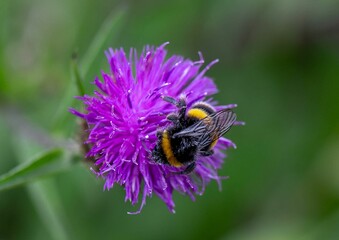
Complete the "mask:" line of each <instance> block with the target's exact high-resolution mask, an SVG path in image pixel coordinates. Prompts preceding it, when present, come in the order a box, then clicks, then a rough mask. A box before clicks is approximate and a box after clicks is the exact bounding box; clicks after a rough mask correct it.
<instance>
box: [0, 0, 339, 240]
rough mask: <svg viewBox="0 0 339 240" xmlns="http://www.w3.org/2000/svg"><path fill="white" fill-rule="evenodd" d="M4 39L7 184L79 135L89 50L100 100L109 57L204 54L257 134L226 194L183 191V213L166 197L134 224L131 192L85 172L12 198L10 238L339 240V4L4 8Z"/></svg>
mask: <svg viewBox="0 0 339 240" xmlns="http://www.w3.org/2000/svg"><path fill="white" fill-rule="evenodd" d="M0 31H1V32H0V133H1V134H0V146H1V151H0V174H4V173H6V172H8V171H9V170H10V169H12V168H14V167H15V166H16V165H18V164H19V163H21V162H23V161H27V160H28V159H30V158H31V157H32V156H33V155H34V154H36V153H37V152H40V151H42V150H44V149H46V148H48V147H49V146H50V145H53V144H54V143H55V142H57V143H61V144H66V143H67V144H68V145H69V144H71V143H70V141H71V140H70V139H74V138H75V137H76V129H77V124H76V119H75V117H74V116H72V115H71V114H69V113H68V107H69V106H73V107H79V106H80V105H79V102H77V101H74V100H73V99H72V96H73V95H77V92H76V88H75V85H74V81H73V80H72V77H71V75H72V74H71V67H70V66H71V55H72V53H74V52H75V51H76V52H77V53H78V57H79V61H80V62H79V63H80V70H81V71H82V72H81V73H82V75H83V76H84V77H85V80H86V86H85V87H86V90H87V92H88V93H90V91H91V89H93V86H91V84H89V83H90V82H91V81H92V80H93V79H94V76H96V75H98V74H99V73H100V70H101V69H106V68H107V63H106V58H105V56H104V54H103V50H104V49H106V48H108V47H113V48H118V47H124V48H125V49H129V48H130V47H136V48H137V49H138V50H139V51H140V50H141V49H142V46H144V45H146V44H151V45H160V44H162V43H164V42H166V41H169V42H170V45H169V46H168V47H167V49H168V51H169V54H179V55H183V56H185V57H188V58H191V59H198V54H197V52H198V51H202V53H203V54H204V57H205V60H206V62H210V61H212V60H214V59H215V58H218V59H219V60H220V62H219V63H218V64H217V65H215V66H213V68H212V69H211V70H210V71H209V72H208V73H207V75H208V76H210V77H212V78H214V79H215V81H216V83H217V85H218V87H219V89H220V93H219V94H218V95H216V99H217V100H218V101H219V102H220V103H222V104H227V103H238V105H239V107H238V109H236V112H237V114H238V117H239V118H240V119H241V120H244V121H246V123H247V125H246V126H244V127H236V128H234V129H233V130H232V131H231V132H230V133H229V135H228V136H229V138H230V139H232V140H233V141H234V142H235V143H236V144H237V145H238V148H237V149H236V150H233V149H231V150H229V151H228V158H227V160H226V163H225V164H224V167H223V168H222V169H221V170H220V175H224V176H225V175H228V176H230V178H229V180H226V181H224V182H223V190H222V191H221V192H220V191H219V190H218V187H217V184H216V183H215V182H212V183H210V184H209V186H208V187H207V189H206V192H205V194H204V195H203V196H202V197H197V200H196V201H195V202H191V200H190V199H189V198H188V197H186V196H182V195H180V194H177V193H176V194H175V196H174V199H175V203H176V214H170V213H169V212H168V210H167V208H166V206H165V204H164V203H163V202H162V201H161V200H160V199H158V198H157V197H156V196H153V198H151V199H148V200H147V205H146V206H145V207H144V209H143V211H142V213H141V214H140V215H136V216H134V215H132V216H131V215H127V211H134V210H136V209H137V208H138V206H134V207H133V206H131V205H130V204H129V203H124V191H123V190H122V188H120V187H119V186H116V187H115V188H114V189H113V190H112V191H109V192H107V191H106V192H103V190H102V188H103V181H102V180H99V179H96V177H95V176H94V175H93V174H92V173H91V172H90V171H89V170H88V167H87V166H86V165H85V164H80V163H78V164H75V165H73V167H71V168H69V169H68V170H60V173H59V174H56V175H54V176H53V177H49V178H44V179H42V180H39V181H35V182H32V183H29V184H26V185H24V186H20V187H16V188H11V189H7V190H4V191H0V239H104V238H105V239H225V240H226V239H227V240H228V239H236V240H245V239H298V240H299V239H339V228H338V226H339V123H338V119H339V2H338V1H336V0H323V1H313V0H280V1H279V0H257V1H253V0H228V1H227V0H213V1H203V0H198V1H193V0H172V1H156V0H146V1H137V0H135V1H90V0H82V1H80V0H72V1H69V0H59V1H52V0H30V1H24V0H12V1H9V0H1V2H0ZM100 33H101V35H100ZM102 33H104V34H102ZM97 46H98V47H97Z"/></svg>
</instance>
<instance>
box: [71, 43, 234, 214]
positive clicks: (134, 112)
mask: <svg viewBox="0 0 339 240" xmlns="http://www.w3.org/2000/svg"><path fill="white" fill-rule="evenodd" d="M166 45H167V43H166V44H163V45H161V46H160V47H158V48H154V47H149V46H146V47H145V48H144V50H143V52H142V53H141V55H140V56H139V57H138V55H137V52H136V50H134V49H131V50H130V52H129V55H128V56H126V54H125V52H124V50H123V49H120V50H113V49H109V50H108V51H107V52H106V57H107V59H108V62H109V64H110V71H109V72H108V73H105V72H102V73H101V74H102V80H99V78H98V77H97V78H96V79H95V80H94V84H95V85H96V86H97V88H98V89H99V90H98V91H95V92H94V96H87V95H85V96H83V97H78V98H79V99H80V100H82V101H83V103H84V104H85V106H86V112H85V113H81V112H78V111H76V110H74V109H71V110H70V111H71V112H72V113H73V114H75V115H77V116H78V117H80V118H83V119H84V120H86V122H87V124H88V127H89V133H88V134H89V135H88V139H87V141H86V142H85V144H88V145H89V146H91V149H90V151H89V152H88V153H87V156H86V157H91V158H94V159H95V165H96V166H97V168H98V170H97V171H94V170H93V171H94V172H95V173H96V174H97V175H98V176H101V177H102V178H104V179H105V185H104V189H110V188H112V187H113V186H114V184H115V183H118V184H119V185H121V186H123V187H124V188H125V191H126V197H125V201H127V200H129V201H130V202H131V203H132V204H133V205H134V204H136V203H137V202H138V196H139V193H141V194H142V202H141V206H140V209H139V211H137V212H135V213H139V212H140V211H141V209H142V207H143V206H144V205H145V203H146V198H147V196H152V194H153V193H155V194H156V195H158V196H159V197H160V198H161V199H162V200H163V201H164V202H165V203H166V205H167V207H168V209H169V210H170V211H171V212H174V201H173V198H172V194H173V191H178V192H180V193H183V194H187V195H188V196H190V198H191V199H192V200H194V199H195V195H197V194H198V195H201V194H202V193H203V192H204V190H205V186H206V184H207V183H208V182H209V181H210V180H211V179H214V180H216V181H217V183H218V184H219V186H220V180H221V179H222V177H219V176H218V173H217V169H219V168H220V167H221V165H222V163H223V159H224V158H225V154H224V153H223V152H222V150H225V149H227V148H230V147H233V148H235V144H234V143H233V142H231V141H230V140H228V139H225V138H220V139H219V141H218V143H217V144H216V146H215V147H214V151H215V153H214V154H213V155H212V156H208V157H199V158H198V160H197V162H196V163H197V167H196V168H195V170H194V174H190V175H177V174H173V173H172V171H173V167H171V166H165V165H157V164H155V163H154V162H153V161H152V160H151V159H150V154H149V151H150V150H152V149H153V148H154V146H155V144H156V142H157V136H156V132H157V130H159V129H163V128H166V127H167V126H169V125H170V124H171V123H170V122H169V121H168V120H167V119H166V115H167V114H169V113H172V112H176V111H177V109H176V107H175V106H174V105H171V104H169V103H168V102H165V101H164V100H163V99H162V98H161V97H162V96H170V97H173V98H176V99H178V98H179V96H180V95H185V96H186V98H187V105H188V107H190V106H191V105H192V104H193V103H195V102H196V101H201V100H204V101H207V102H208V103H210V104H211V105H213V106H214V107H215V108H216V109H217V110H220V109H223V108H233V107H236V105H235V104H232V105H228V106H216V102H214V101H212V99H211V98H208V99H206V98H207V97H208V96H210V95H212V94H215V93H216V92H217V87H216V86H215V84H214V82H213V80H212V79H210V78H208V77H206V76H204V74H205V72H206V71H207V70H208V69H209V68H210V67H211V66H212V65H213V64H214V63H216V62H217V60H215V61H213V62H211V63H210V64H209V65H207V66H206V67H205V68H204V69H203V70H202V71H200V72H199V69H200V67H201V66H202V65H203V63H204V60H203V58H202V55H201V54H199V55H200V60H199V61H196V62H192V61H191V60H189V59H184V58H183V57H181V56H171V57H170V58H169V59H167V60H165V57H166V50H165V49H164V47H165V46H166ZM238 124H239V123H238Z"/></svg>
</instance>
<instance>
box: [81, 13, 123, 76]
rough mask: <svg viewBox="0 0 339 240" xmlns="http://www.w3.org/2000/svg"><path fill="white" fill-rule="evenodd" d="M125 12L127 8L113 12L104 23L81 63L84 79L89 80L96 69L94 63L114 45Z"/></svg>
mask: <svg viewBox="0 0 339 240" xmlns="http://www.w3.org/2000/svg"><path fill="white" fill-rule="evenodd" d="M125 12H126V8H125V7H121V8H118V9H117V10H115V11H113V12H112V13H111V14H110V15H109V16H108V18H107V19H106V20H105V21H104V22H103V24H102V26H101V28H100V30H99V31H98V32H97V34H96V36H95V38H94V40H93V42H92V43H91V45H90V47H89V48H88V50H87V52H86V54H85V55H84V57H83V58H82V61H80V66H82V69H83V71H82V73H83V76H84V79H86V80H88V78H89V77H90V76H89V73H90V72H91V71H92V70H93V68H94V67H95V64H94V63H95V62H97V59H98V57H101V56H102V55H103V52H104V50H105V49H106V48H108V47H109V45H111V44H112V40H113V39H114V38H115V37H116V36H117V35H118V34H117V33H118V32H119V30H120V29H121V26H122V22H123V17H124V16H125Z"/></svg>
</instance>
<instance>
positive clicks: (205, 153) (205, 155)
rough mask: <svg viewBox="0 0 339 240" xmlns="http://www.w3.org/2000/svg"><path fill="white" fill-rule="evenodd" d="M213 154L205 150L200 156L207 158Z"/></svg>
mask: <svg viewBox="0 0 339 240" xmlns="http://www.w3.org/2000/svg"><path fill="white" fill-rule="evenodd" d="M213 153H214V151H213V150H207V151H203V152H200V155H201V156H204V157H208V156H211V155H213Z"/></svg>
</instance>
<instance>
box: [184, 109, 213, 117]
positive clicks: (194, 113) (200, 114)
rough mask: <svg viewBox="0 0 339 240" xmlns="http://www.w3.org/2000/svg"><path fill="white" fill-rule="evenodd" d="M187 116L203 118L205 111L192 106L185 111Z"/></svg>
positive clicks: (205, 115)
mask: <svg viewBox="0 0 339 240" xmlns="http://www.w3.org/2000/svg"><path fill="white" fill-rule="evenodd" d="M187 116H188V117H193V118H197V119H203V118H205V117H207V116H208V115H207V113H206V112H205V111H204V110H202V109H199V108H192V109H190V110H189V111H188V112H187Z"/></svg>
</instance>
